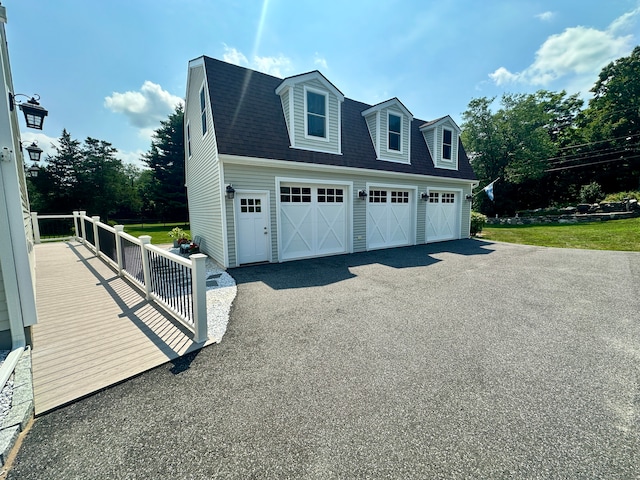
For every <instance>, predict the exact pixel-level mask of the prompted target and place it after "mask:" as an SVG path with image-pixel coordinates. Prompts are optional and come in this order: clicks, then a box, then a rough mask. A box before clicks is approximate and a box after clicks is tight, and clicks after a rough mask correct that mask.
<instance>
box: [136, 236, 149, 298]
mask: <svg viewBox="0 0 640 480" xmlns="http://www.w3.org/2000/svg"><path fill="white" fill-rule="evenodd" d="M138 238H139V239H140V241H141V242H142V245H140V248H141V250H142V252H141V253H142V273H144V291H145V293H146V298H147V300H151V265H149V255H147V245H149V244H150V243H151V237H150V236H149V235H140V236H139V237H138Z"/></svg>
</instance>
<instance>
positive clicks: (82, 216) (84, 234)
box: [80, 210, 87, 243]
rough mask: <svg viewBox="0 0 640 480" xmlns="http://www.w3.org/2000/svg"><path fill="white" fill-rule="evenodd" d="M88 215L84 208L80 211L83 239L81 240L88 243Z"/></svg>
mask: <svg viewBox="0 0 640 480" xmlns="http://www.w3.org/2000/svg"><path fill="white" fill-rule="evenodd" d="M86 216H87V212H86V211H84V210H81V211H80V227H81V230H82V239H81V240H80V241H81V242H82V243H86V240H87V232H86V228H85V225H84V217H86Z"/></svg>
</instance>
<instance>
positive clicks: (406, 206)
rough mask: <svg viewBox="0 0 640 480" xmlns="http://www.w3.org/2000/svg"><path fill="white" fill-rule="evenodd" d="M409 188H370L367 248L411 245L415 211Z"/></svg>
mask: <svg viewBox="0 0 640 480" xmlns="http://www.w3.org/2000/svg"><path fill="white" fill-rule="evenodd" d="M410 199H411V194H410V192H409V190H396V189H384V188H376V187H371V188H369V194H368V200H367V248H368V249H374V248H387V247H398V246H401V245H411V244H412V243H413V242H412V236H413V215H412V211H413V209H412V204H411V201H410Z"/></svg>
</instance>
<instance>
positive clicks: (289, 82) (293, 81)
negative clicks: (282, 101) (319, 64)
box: [276, 70, 344, 102]
mask: <svg viewBox="0 0 640 480" xmlns="http://www.w3.org/2000/svg"><path fill="white" fill-rule="evenodd" d="M309 80H317V81H319V82H320V83H322V85H324V87H325V88H326V89H327V90H329V91H330V92H331V93H333V94H334V95H335V96H336V97H338V100H340V101H341V102H344V95H343V94H342V92H341V91H340V90H338V89H337V88H336V87H335V85H333V84H332V83H331V82H330V81H329V80H327V78H326V77H325V76H324V75H322V74H321V73H320V72H319V71H318V70H314V71H313V72H308V73H303V74H301V75H295V76H293V77H289V78H285V79H284V80H283V81H282V83H281V84H280V85H278V88H276V95H280V93H281V92H282V91H284V90H285V89H286V88H289V87H293V86H294V85H297V84H298V83H303V82H308V81H309Z"/></svg>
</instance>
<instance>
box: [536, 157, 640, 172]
mask: <svg viewBox="0 0 640 480" xmlns="http://www.w3.org/2000/svg"><path fill="white" fill-rule="evenodd" d="M634 158H640V155H634V156H632V157H620V158H612V159H610V160H601V161H599V162H591V163H581V164H579V165H569V166H567V167H558V168H550V169H548V170H545V172H557V171H560V170H569V169H572V168H580V167H590V166H592V165H600V164H603V163H611V162H620V161H623V160H632V159H634Z"/></svg>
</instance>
